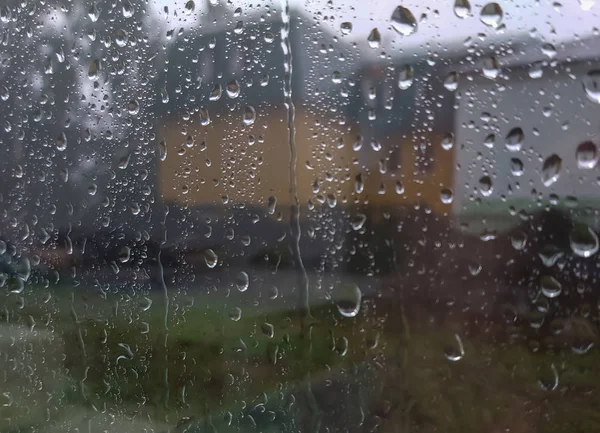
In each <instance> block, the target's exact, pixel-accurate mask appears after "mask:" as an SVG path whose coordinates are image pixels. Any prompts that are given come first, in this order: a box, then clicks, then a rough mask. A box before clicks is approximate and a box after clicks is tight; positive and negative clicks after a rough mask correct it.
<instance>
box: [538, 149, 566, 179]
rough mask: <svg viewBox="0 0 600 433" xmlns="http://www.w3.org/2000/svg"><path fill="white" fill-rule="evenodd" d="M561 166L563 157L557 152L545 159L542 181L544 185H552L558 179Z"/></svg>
mask: <svg viewBox="0 0 600 433" xmlns="http://www.w3.org/2000/svg"><path fill="white" fill-rule="evenodd" d="M561 167H562V159H561V158H560V156H558V155H557V154H556V153H553V154H552V155H550V156H549V157H548V158H546V159H545V161H544V165H543V166H542V182H543V184H544V186H546V187H550V186H552V184H554V183H555V182H556V181H557V180H558V178H559V177H560V169H561Z"/></svg>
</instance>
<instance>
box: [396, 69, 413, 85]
mask: <svg viewBox="0 0 600 433" xmlns="http://www.w3.org/2000/svg"><path fill="white" fill-rule="evenodd" d="M413 75H414V70H413V67H412V66H410V65H406V66H404V67H403V68H402V69H400V72H399V73H398V87H399V88H400V89H401V90H406V89H408V88H409V87H410V86H412V83H413Z"/></svg>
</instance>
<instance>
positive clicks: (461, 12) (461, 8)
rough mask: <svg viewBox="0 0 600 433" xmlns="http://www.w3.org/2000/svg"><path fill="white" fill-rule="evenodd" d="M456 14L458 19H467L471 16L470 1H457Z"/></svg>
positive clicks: (455, 4)
mask: <svg viewBox="0 0 600 433" xmlns="http://www.w3.org/2000/svg"><path fill="white" fill-rule="evenodd" d="M454 14H455V15H456V16H457V17H458V18H467V17H468V16H469V15H471V4H470V3H469V0H455V2H454Z"/></svg>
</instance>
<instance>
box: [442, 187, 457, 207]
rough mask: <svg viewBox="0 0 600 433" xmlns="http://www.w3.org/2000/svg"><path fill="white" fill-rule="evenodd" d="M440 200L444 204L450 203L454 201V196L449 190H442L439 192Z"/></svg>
mask: <svg viewBox="0 0 600 433" xmlns="http://www.w3.org/2000/svg"><path fill="white" fill-rule="evenodd" d="M440 199H441V200H442V203H444V204H450V203H452V202H453V201H454V194H453V193H452V190H451V189H450V188H444V189H443V190H442V191H441V192H440Z"/></svg>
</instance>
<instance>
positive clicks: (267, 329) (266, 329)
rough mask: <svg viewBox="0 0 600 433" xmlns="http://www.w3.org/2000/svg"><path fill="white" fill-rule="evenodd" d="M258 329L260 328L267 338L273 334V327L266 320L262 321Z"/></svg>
mask: <svg viewBox="0 0 600 433" xmlns="http://www.w3.org/2000/svg"><path fill="white" fill-rule="evenodd" d="M260 329H261V330H262V333H263V334H265V335H266V336H267V337H269V338H273V337H274V336H275V327H274V326H273V325H271V324H270V323H268V322H265V323H263V324H262V326H261V327H260Z"/></svg>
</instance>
